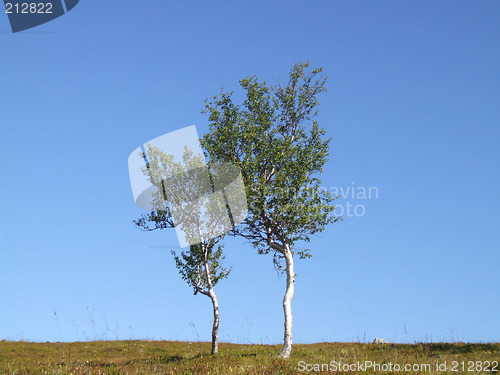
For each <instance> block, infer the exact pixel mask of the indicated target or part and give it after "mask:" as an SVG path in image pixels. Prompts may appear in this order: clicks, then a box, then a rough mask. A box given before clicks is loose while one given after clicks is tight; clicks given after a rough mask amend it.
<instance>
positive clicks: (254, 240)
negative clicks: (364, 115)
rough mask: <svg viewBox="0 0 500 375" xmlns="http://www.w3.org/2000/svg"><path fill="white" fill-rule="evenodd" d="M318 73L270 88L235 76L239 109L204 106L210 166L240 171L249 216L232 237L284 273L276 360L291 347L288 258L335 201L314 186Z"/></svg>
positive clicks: (302, 66)
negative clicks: (240, 95)
mask: <svg viewBox="0 0 500 375" xmlns="http://www.w3.org/2000/svg"><path fill="white" fill-rule="evenodd" d="M321 72H322V69H321V68H320V69H314V70H309V63H307V62H306V63H298V64H296V65H295V66H294V67H293V68H292V69H291V71H290V73H289V77H288V81H287V82H285V83H277V84H275V85H271V86H269V85H268V84H267V83H266V82H260V81H259V80H258V79H257V78H256V77H255V76H252V77H248V78H245V79H242V80H241V81H240V86H241V87H242V88H243V90H244V92H245V99H244V101H243V103H242V104H236V103H235V102H234V101H233V93H232V92H224V91H223V92H221V94H220V95H219V96H215V97H214V98H213V101H210V102H208V101H207V103H206V107H205V111H204V112H206V113H207V114H208V116H209V132H208V133H207V134H206V135H205V136H204V137H203V138H202V141H201V143H202V146H203V148H204V150H205V152H206V153H207V155H208V156H209V158H210V159H211V161H212V162H226V163H232V164H234V165H236V166H238V167H239V168H241V171H242V174H243V180H244V183H245V187H246V194H247V198H248V208H249V214H248V217H247V218H246V220H245V221H244V222H243V224H242V225H240V226H239V227H238V228H237V229H236V230H235V231H234V232H233V233H234V234H237V235H240V236H243V237H244V238H246V239H247V240H248V241H249V242H250V243H251V244H252V245H253V246H254V247H255V248H256V249H257V251H258V253H260V254H272V255H273V262H274V264H275V266H276V268H277V269H279V270H282V271H283V272H285V273H286V292H285V295H284V298H283V312H284V319H285V323H284V340H283V349H282V351H281V354H280V355H281V357H283V358H288V357H289V356H290V353H291V350H292V308H291V303H292V299H293V296H294V288H295V278H296V274H295V270H294V256H298V257H299V258H307V257H310V256H311V254H310V252H309V249H307V248H300V247H299V246H300V245H303V244H305V243H308V242H310V240H311V236H312V235H314V234H315V233H318V232H321V231H323V230H324V229H325V226H326V225H327V224H329V223H332V222H336V221H338V220H339V219H340V218H339V217H335V215H334V210H335V206H334V205H333V200H334V199H335V198H336V197H334V196H332V195H331V194H330V193H329V192H327V191H326V190H324V189H321V186H320V180H319V178H318V176H319V175H320V174H321V173H322V172H323V167H324V165H325V163H326V162H327V160H328V158H329V142H330V139H325V138H324V135H325V131H324V130H323V129H322V128H321V127H320V126H319V124H318V122H317V121H316V116H317V107H318V105H319V102H318V99H317V96H318V94H320V93H322V92H324V91H326V88H325V82H326V78H321V77H320V75H321Z"/></svg>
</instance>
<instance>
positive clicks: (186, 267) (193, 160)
mask: <svg viewBox="0 0 500 375" xmlns="http://www.w3.org/2000/svg"><path fill="white" fill-rule="evenodd" d="M143 156H144V159H145V161H146V168H144V169H143V173H144V174H145V175H146V176H147V177H148V179H149V181H150V182H151V183H152V184H153V185H154V186H156V188H157V191H156V192H155V193H153V197H152V198H153V208H154V210H152V211H151V212H149V213H147V214H144V215H142V217H141V218H139V219H138V220H135V221H134V223H135V224H136V225H137V226H138V227H139V228H140V229H142V230H145V231H152V230H157V229H166V228H175V227H176V226H179V225H180V226H181V227H182V229H181V233H182V234H183V235H184V236H185V239H186V240H187V241H188V243H191V245H190V246H189V250H188V251H183V252H181V253H180V254H177V253H175V252H174V251H172V254H173V256H174V259H175V264H176V267H177V269H178V270H179V273H180V275H181V277H182V278H183V280H185V281H186V282H187V283H188V285H190V286H191V287H192V288H193V289H194V294H195V295H196V294H198V293H200V294H203V295H206V296H208V297H209V298H210V300H211V301H212V308H213V325H212V350H211V352H212V354H216V353H218V341H219V339H218V338H219V335H218V332H219V303H218V299H217V295H216V293H215V290H214V288H215V285H216V284H217V283H218V282H219V281H220V280H221V279H224V278H226V277H228V275H229V272H230V271H229V270H228V269H226V268H224V267H223V266H222V261H223V260H224V255H223V247H222V245H221V244H219V243H220V241H221V240H222V238H223V236H221V235H219V236H216V235H212V233H211V231H213V232H214V233H221V230H220V228H218V227H217V226H218V225H217V224H218V220H217V219H218V218H220V217H221V215H222V214H223V213H225V211H226V207H225V205H224V204H221V203H220V202H219V201H216V200H210V199H208V200H207V199H203V197H204V196H206V194H208V193H210V192H212V191H213V190H214V187H213V183H212V182H211V181H212V180H211V179H210V178H209V177H210V176H209V175H208V169H207V167H206V165H205V164H204V159H203V157H202V156H195V155H193V153H192V152H191V151H190V150H189V149H187V148H186V149H185V152H184V154H183V160H182V162H181V161H175V160H174V156H173V155H171V154H166V153H165V152H163V151H161V150H159V149H158V148H156V147H152V146H149V145H148V148H147V151H146V154H145V155H143ZM166 202H167V203H166ZM174 217H175V221H177V223H174V219H173V218H174ZM207 228H208V229H207ZM216 246H217V247H216Z"/></svg>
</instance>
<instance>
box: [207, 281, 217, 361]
mask: <svg viewBox="0 0 500 375" xmlns="http://www.w3.org/2000/svg"><path fill="white" fill-rule="evenodd" d="M209 293H210V299H211V300H212V305H213V308H214V323H213V325H212V354H217V353H218V352H219V302H218V301H217V296H216V295H215V292H214V290H213V289H210V291H209Z"/></svg>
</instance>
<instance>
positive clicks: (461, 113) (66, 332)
mask: <svg viewBox="0 0 500 375" xmlns="http://www.w3.org/2000/svg"><path fill="white" fill-rule="evenodd" d="M499 15H500V2H498V1H493V0H483V1H474V2H472V1H455V0H454V1H439V2H435V1H396V0H394V1H376V2H375V1H356V2H351V1H304V0H303V1H273V2H267V1H266V2H264V1H227V2H202V1H190V2H166V1H159V0H156V1H155V0H151V1H147V2H139V1H129V0H126V1H125V0H124V1H120V2H98V3H96V2H91V1H83V0H82V1H81V2H80V4H79V5H78V6H77V7H75V8H74V9H73V10H72V11H71V12H69V13H68V14H67V15H64V16H62V17H60V18H58V19H56V20H54V21H52V22H49V23H47V24H45V25H42V26H39V27H37V28H35V29H31V30H29V31H26V32H21V33H18V34H12V33H11V32H10V26H9V24H8V20H7V17H6V16H5V15H4V16H1V17H0V127H1V133H0V147H1V149H2V154H3V158H2V161H1V162H0V212H1V222H0V238H1V250H0V339H8V340H19V339H24V340H35V341H61V340H64V341H73V340H85V339H86V338H88V339H97V338H103V339H115V338H119V339H129V338H138V339H162V340H163V339H165V340H198V339H200V340H207V341H208V340H209V339H210V325H211V319H212V316H211V305H210V300H209V299H208V298H206V297H204V296H200V295H197V296H193V294H192V291H191V289H190V288H189V287H188V286H187V285H186V284H185V283H184V282H183V281H182V280H181V278H180V277H179V275H178V273H177V270H176V268H175V265H174V261H173V259H172V257H171V255H170V248H161V246H173V247H174V248H175V246H176V243H177V239H176V236H175V233H174V231H163V232H157V233H144V232H140V231H139V230H138V229H136V228H135V227H134V225H133V224H132V220H133V219H136V218H138V217H139V215H140V214H141V210H140V209H139V208H137V207H136V206H135V205H134V202H133V197H132V191H131V188H130V183H129V176H128V169H127V167H128V166H127V158H128V156H129V154H130V152H132V150H134V149H135V148H136V147H138V146H140V145H141V144H143V143H144V142H146V141H148V140H150V139H153V138H155V137H157V136H160V135H162V134H165V133H167V132H169V131H173V130H176V129H179V128H182V127H185V126H189V125H193V124H195V125H196V126H197V128H198V131H199V133H200V134H202V133H204V132H205V131H206V130H207V124H208V121H207V118H206V116H205V115H202V114H201V113H200V111H201V109H202V108H203V103H204V100H205V99H206V98H209V97H212V96H213V95H215V94H217V93H218V92H219V90H220V88H221V87H224V88H225V89H228V90H236V91H237V90H238V80H239V79H240V78H243V77H246V76H248V75H252V74H256V75H257V76H258V77H260V78H261V79H263V80H267V81H269V82H272V81H274V80H276V79H283V78H285V77H286V75H287V73H288V71H289V69H290V67H291V66H292V65H293V64H294V63H295V62H297V61H300V60H310V62H311V64H312V66H314V67H317V66H323V67H324V69H325V72H326V74H327V75H328V76H329V77H330V80H329V82H328V89H329V91H328V92H327V93H325V94H323V95H322V96H321V98H320V99H321V105H320V115H319V120H320V124H321V125H322V126H323V127H324V128H325V129H326V131H327V134H328V136H331V137H333V144H332V149H331V152H332V159H331V160H330V162H329V163H328V164H327V167H326V173H325V174H324V175H323V176H322V179H323V180H322V181H323V185H324V186H325V187H327V188H330V187H338V188H340V187H342V188H343V189H344V190H345V189H347V188H348V187H352V186H353V183H354V186H356V187H370V186H373V187H376V188H377V189H378V198H377V197H375V196H374V195H373V194H372V198H371V199H352V196H350V197H346V198H344V199H341V200H340V201H339V204H341V205H344V206H345V205H347V202H348V201H349V204H351V205H353V206H355V205H360V204H361V205H363V207H364V210H365V214H364V216H361V217H357V216H352V217H345V220H344V221H343V222H342V223H337V224H332V225H331V226H330V227H329V228H328V229H327V230H326V231H325V232H323V233H322V234H320V235H318V236H316V237H315V238H314V239H313V241H312V242H311V247H312V253H313V255H314V257H313V258H312V259H309V260H304V261H297V264H296V272H297V282H296V295H295V298H294V301H293V304H292V307H293V311H294V341H295V342H305V343H309V342H318V341H358V340H359V341H363V340H366V341H372V340H373V339H374V338H375V337H381V338H385V339H387V340H389V341H396V342H414V341H470V342H476V341H482V342H487V341H498V340H499V339H500V327H499V321H498V312H499V311H500V298H499V290H500V273H499V268H498V265H499V263H500V255H499V250H500V245H499V240H500V234H499V219H498V212H499V211H500V198H499V186H500V178H499V164H500V148H499V146H498V140H499V138H500V105H499V104H500V94H499V87H500V69H499V66H500V27H499V23H498V20H499ZM351 209H352V208H351ZM357 212H358V213H360V212H362V211H361V209H360V208H358V211H357ZM226 249H227V264H228V265H231V266H232V267H233V271H232V275H231V277H230V278H229V279H228V280H225V281H223V282H221V284H220V285H219V286H218V287H217V293H218V296H219V301H220V308H221V334H220V339H221V340H222V341H231V342H240V343H247V342H251V343H254V342H256V343H265V344H267V343H280V342H282V337H283V312H282V307H281V300H282V296H283V293H284V289H285V278H284V276H281V277H278V276H277V274H276V272H275V271H274V270H273V266H272V259H271V257H270V256H262V255H260V256H259V255H257V254H256V253H255V251H254V250H253V249H252V248H251V247H250V246H249V245H247V244H245V243H244V242H242V241H240V240H227V241H226ZM54 311H55V312H56V314H57V317H56V316H55V314H54Z"/></svg>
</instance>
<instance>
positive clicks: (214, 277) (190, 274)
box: [172, 241, 230, 294]
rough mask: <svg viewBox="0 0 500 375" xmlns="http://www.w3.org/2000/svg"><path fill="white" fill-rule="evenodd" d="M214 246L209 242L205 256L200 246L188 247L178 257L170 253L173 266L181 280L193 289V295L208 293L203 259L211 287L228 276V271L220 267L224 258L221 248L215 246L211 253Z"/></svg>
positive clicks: (202, 247)
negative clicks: (206, 265)
mask: <svg viewBox="0 0 500 375" xmlns="http://www.w3.org/2000/svg"><path fill="white" fill-rule="evenodd" d="M214 246H215V243H214V242H213V241H209V242H208V246H207V249H206V254H205V249H204V246H202V244H197V245H192V246H190V247H189V251H187V252H184V251H183V252H181V254H180V256H179V255H177V254H176V253H175V252H174V251H172V255H173V256H174V259H175V264H176V266H177V269H178V270H179V273H180V274H181V276H182V279H183V280H184V281H186V282H187V283H188V284H189V285H190V286H191V287H193V289H194V294H196V293H198V292H202V293H208V289H209V282H208V279H207V276H206V273H205V271H204V270H203V268H202V267H203V265H204V263H205V257H206V262H207V263H208V267H209V270H210V275H211V280H210V282H211V285H212V287H215V285H217V283H218V282H219V280H222V279H225V278H226V277H228V276H229V272H230V270H229V269H226V268H224V267H223V266H222V262H223V260H224V258H225V257H224V255H223V252H222V246H220V245H219V246H217V250H216V251H213V248H214Z"/></svg>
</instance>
